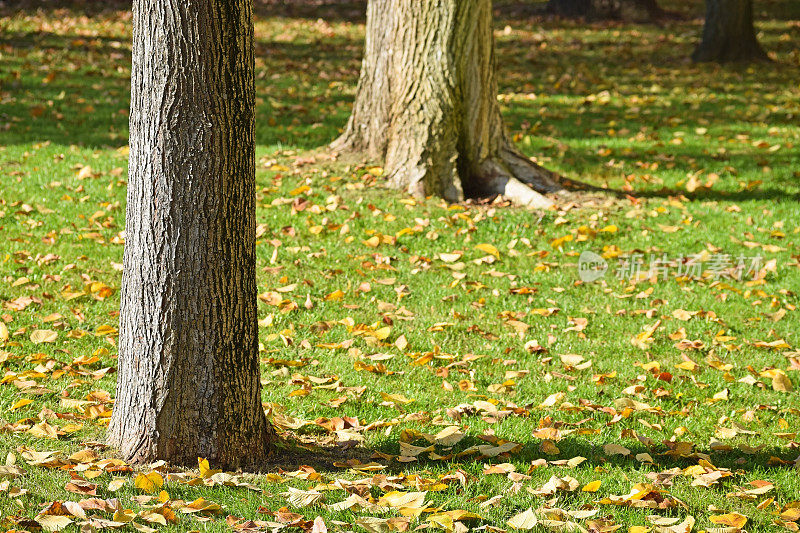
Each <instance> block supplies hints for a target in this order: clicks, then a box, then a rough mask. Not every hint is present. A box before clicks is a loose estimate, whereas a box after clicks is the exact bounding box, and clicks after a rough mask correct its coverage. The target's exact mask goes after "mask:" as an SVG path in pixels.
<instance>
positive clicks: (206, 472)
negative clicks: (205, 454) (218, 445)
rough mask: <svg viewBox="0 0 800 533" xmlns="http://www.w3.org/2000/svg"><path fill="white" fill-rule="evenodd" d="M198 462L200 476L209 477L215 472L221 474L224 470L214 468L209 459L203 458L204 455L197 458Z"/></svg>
mask: <svg viewBox="0 0 800 533" xmlns="http://www.w3.org/2000/svg"><path fill="white" fill-rule="evenodd" d="M197 464H198V465H199V467H200V477H202V478H203V479H208V478H210V477H211V476H213V475H214V474H219V473H220V472H222V470H212V469H211V465H209V463H208V459H203V458H202V457H198V458H197Z"/></svg>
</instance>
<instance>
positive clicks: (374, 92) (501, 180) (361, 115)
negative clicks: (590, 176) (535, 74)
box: [331, 0, 560, 207]
mask: <svg viewBox="0 0 800 533" xmlns="http://www.w3.org/2000/svg"><path fill="white" fill-rule="evenodd" d="M494 62H495V59H494V38H493V32H492V5H491V0H470V1H468V2H465V1H462V0H437V1H433V0H371V1H370V3H369V7H368V13H367V41H366V48H365V54H364V60H363V64H362V70H361V79H360V81H359V84H358V90H357V96H356V102H355V105H354V107H353V114H352V116H351V117H350V121H349V123H348V125H347V127H346V130H345V132H344V134H343V135H342V136H341V137H340V138H339V139H337V140H336V141H335V142H334V143H333V144H332V145H331V147H332V149H333V150H334V151H339V152H351V153H357V154H362V155H365V156H366V157H368V158H370V159H374V160H380V159H383V160H385V165H384V166H385V175H386V177H387V179H388V182H389V183H390V184H391V185H392V186H393V187H395V188H398V189H404V190H406V191H408V192H410V193H411V194H414V195H416V196H426V195H436V196H441V197H443V198H445V199H447V200H449V201H459V200H461V199H463V198H464V196H465V195H466V196H469V197H475V196H484V195H491V194H504V195H506V196H507V197H508V198H509V199H511V200H513V201H514V202H516V203H519V204H522V205H527V206H533V207H547V206H549V205H551V204H552V201H551V200H550V199H548V198H547V197H545V196H543V195H542V194H540V193H541V192H554V191H557V190H559V188H560V186H559V185H558V182H557V178H556V176H555V175H554V174H552V173H551V172H549V171H547V170H545V169H543V168H541V167H539V166H538V165H536V164H534V163H532V162H531V161H530V160H529V159H528V158H526V157H525V156H523V155H522V154H520V152H519V151H517V149H516V148H514V146H513V145H512V144H511V142H510V141H509V139H508V137H507V135H506V132H505V129H504V126H503V121H502V118H501V116H500V106H499V104H498V102H497V80H496V78H495V70H494ZM534 189H535V190H534ZM537 191H539V192H537Z"/></svg>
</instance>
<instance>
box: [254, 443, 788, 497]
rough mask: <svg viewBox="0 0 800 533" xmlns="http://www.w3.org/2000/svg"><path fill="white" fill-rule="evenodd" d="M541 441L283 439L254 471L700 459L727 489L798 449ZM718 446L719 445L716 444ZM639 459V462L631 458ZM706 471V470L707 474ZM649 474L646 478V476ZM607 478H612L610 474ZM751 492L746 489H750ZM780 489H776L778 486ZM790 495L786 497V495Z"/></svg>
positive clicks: (539, 468)
mask: <svg viewBox="0 0 800 533" xmlns="http://www.w3.org/2000/svg"><path fill="white" fill-rule="evenodd" d="M737 441H740V439H737ZM542 442H543V441H541V440H539V439H533V440H531V441H527V442H522V443H519V448H517V449H515V450H512V451H511V452H508V453H501V454H499V455H497V456H494V457H486V456H482V455H480V454H479V453H477V452H475V453H469V454H465V455H462V456H460V457H459V456H458V454H459V453H460V452H461V453H463V452H465V451H466V450H468V449H469V448H477V447H480V446H484V447H486V449H488V448H491V447H492V446H493V445H492V444H490V443H488V442H486V441H484V440H481V439H479V438H477V437H474V436H467V437H465V438H464V439H463V440H462V441H461V442H460V443H458V444H457V445H456V446H455V447H453V448H451V449H447V448H445V449H444V450H447V452H445V451H444V450H443V449H442V447H441V446H436V453H437V454H439V455H442V456H444V458H443V459H431V458H430V457H429V453H428V452H423V453H420V454H419V455H418V456H417V457H416V458H415V460H412V461H402V462H401V461H398V459H397V458H398V457H399V453H400V443H399V441H398V440H394V439H391V440H386V441H383V442H381V443H379V444H378V445H376V446H374V447H364V446H361V445H358V444H356V443H354V442H347V443H342V444H341V445H338V446H319V447H318V446H308V445H302V446H298V445H297V444H296V443H295V442H293V441H292V440H287V441H284V443H283V445H282V446H283V447H282V448H281V449H279V450H278V451H277V452H276V453H275V454H274V455H273V458H272V459H271V460H270V461H269V462H268V463H266V464H262V465H259V466H258V467H257V468H256V469H255V470H256V471H259V472H264V473H267V472H275V471H277V470H284V471H294V470H297V469H300V468H302V467H304V466H311V467H312V468H314V469H315V470H317V471H318V472H328V473H337V472H343V471H346V470H348V469H353V470H355V471H358V472H360V473H362V474H364V475H370V474H371V473H372V474H383V475H400V474H404V473H406V474H407V473H409V472H419V471H426V472H430V473H432V474H433V475H435V474H437V473H439V474H441V473H445V472H448V473H452V472H454V471H456V470H458V469H464V470H466V471H467V474H468V476H471V475H475V474H476V472H475V471H476V470H479V471H483V469H484V467H486V466H490V465H496V464H501V463H512V464H514V465H515V466H516V472H518V473H521V474H526V473H527V474H532V473H535V472H545V473H547V474H548V475H547V476H546V477H549V474H554V475H559V476H563V475H568V474H569V471H570V470H572V469H574V468H581V467H589V468H590V469H592V470H595V469H597V468H606V469H608V468H616V469H621V470H623V471H625V472H638V473H640V474H641V475H642V477H643V478H645V477H647V479H646V480H645V479H641V480H636V479H632V480H631V482H632V483H633V482H637V481H645V482H649V483H654V482H655V475H656V474H658V473H662V472H666V471H669V470H672V473H673V474H677V475H680V472H678V471H677V470H676V469H681V470H684V469H686V468H688V467H691V466H695V465H698V464H699V463H700V462H701V461H703V460H706V461H709V463H710V464H711V465H713V466H714V467H715V468H717V469H722V470H723V471H724V472H728V471H729V472H730V473H731V474H732V476H731V477H729V478H723V479H722V480H721V484H724V485H720V486H725V487H726V488H728V489H730V488H731V486H732V485H737V484H744V483H746V481H745V480H744V479H743V478H745V477H747V476H751V475H756V476H758V477H766V478H767V480H769V477H770V476H774V475H776V474H778V473H779V472H784V473H788V472H792V471H794V470H795V469H796V468H797V467H798V465H800V462H798V461H800V448H798V447H797V446H796V445H795V446H794V447H790V446H760V447H755V448H751V447H749V446H746V445H744V444H742V443H734V444H728V445H727V447H726V448H724V449H718V450H709V449H705V448H702V447H700V446H690V445H689V443H686V446H688V448H687V449H681V448H680V446H679V445H678V444H677V443H670V442H668V441H664V442H663V443H656V444H654V445H653V446H651V447H647V446H645V445H644V444H642V443H641V442H639V441H631V440H630V439H628V440H622V441H620V440H616V441H614V442H601V441H598V442H590V441H588V440H586V439H580V438H575V437H567V438H564V439H562V440H560V441H558V442H556V443H555V444H556V446H557V447H558V449H559V453H558V454H556V455H548V454H546V453H544V452H543V451H542V449H541V445H542ZM412 444H416V445H418V446H421V447H425V446H429V443H428V441H426V440H424V439H420V440H419V441H418V442H412ZM608 444H614V445H619V446H623V447H624V448H625V449H627V450H628V451H629V454H628V455H613V456H609V455H608V454H607V453H606V452H605V451H604V446H605V445H608ZM722 444H724V443H720V445H722ZM640 454H648V455H649V456H650V457H651V458H652V459H653V463H649V462H646V461H644V460H640V459H643V457H642V456H640ZM637 456H639V457H640V459H637V458H636V457H637ZM575 458H583V460H581V461H579V462H577V464H568V461H570V460H574V459H575ZM370 465H383V468H374V469H370V468H369V467H370ZM709 471H710V470H709ZM648 474H650V476H649V477H648V476H647V475H648ZM610 475H613V474H610ZM751 488H752V487H751ZM778 490H780V487H778ZM786 496H787V497H790V496H791V494H788V493H787V494H786Z"/></svg>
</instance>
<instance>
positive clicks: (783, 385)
mask: <svg viewBox="0 0 800 533" xmlns="http://www.w3.org/2000/svg"><path fill="white" fill-rule="evenodd" d="M772 388H773V389H775V390H776V391H778V392H792V391H793V390H794V385H792V380H791V379H789V376H787V375H786V374H784V373H782V372H781V373H778V374H775V376H773V378H772Z"/></svg>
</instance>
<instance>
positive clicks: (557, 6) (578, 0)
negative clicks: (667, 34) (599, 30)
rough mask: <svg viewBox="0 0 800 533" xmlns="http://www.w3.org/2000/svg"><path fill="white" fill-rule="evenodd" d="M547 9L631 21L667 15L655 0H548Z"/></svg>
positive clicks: (568, 14) (589, 17)
mask: <svg viewBox="0 0 800 533" xmlns="http://www.w3.org/2000/svg"><path fill="white" fill-rule="evenodd" d="M547 10H548V11H549V12H550V13H553V14H555V15H558V16H561V17H567V18H584V19H587V20H604V19H616V20H625V21H631V22H652V21H656V20H659V19H662V18H664V17H665V16H666V15H667V13H666V12H665V11H664V10H662V9H661V8H660V7H659V5H658V2H657V1H656V0H549V2H548V3H547Z"/></svg>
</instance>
